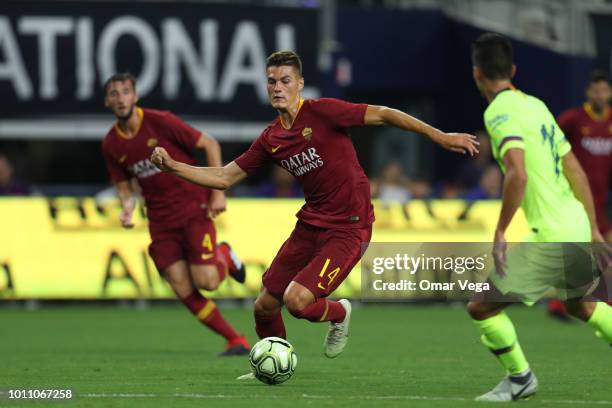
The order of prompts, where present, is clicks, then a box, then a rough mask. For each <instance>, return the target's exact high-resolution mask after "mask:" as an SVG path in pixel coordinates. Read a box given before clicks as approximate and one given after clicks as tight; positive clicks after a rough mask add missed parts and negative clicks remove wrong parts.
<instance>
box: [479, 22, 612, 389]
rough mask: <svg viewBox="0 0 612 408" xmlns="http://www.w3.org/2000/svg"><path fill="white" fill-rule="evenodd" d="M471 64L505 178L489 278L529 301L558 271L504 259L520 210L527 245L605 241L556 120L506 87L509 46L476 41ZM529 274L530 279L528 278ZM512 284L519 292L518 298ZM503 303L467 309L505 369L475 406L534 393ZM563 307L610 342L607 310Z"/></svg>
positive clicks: (611, 320) (611, 317)
mask: <svg viewBox="0 0 612 408" xmlns="http://www.w3.org/2000/svg"><path fill="white" fill-rule="evenodd" d="M472 61H473V65H474V69H473V76H474V80H475V82H476V86H477V87H478V89H479V91H480V92H481V93H482V95H483V96H484V97H485V99H486V100H487V101H488V102H489V106H488V108H487V109H486V111H485V114H484V120H485V125H486V127H487V131H488V132H489V135H490V136H491V145H492V149H493V155H494V157H495V159H496V160H497V161H498V163H499V166H500V167H501V169H502V171H503V172H504V187H503V204H502V209H501V213H500V216H499V220H498V224H497V228H496V231H495V238H494V250H493V255H494V258H495V263H496V272H494V273H493V274H492V276H491V277H490V279H491V281H492V282H493V283H494V284H495V287H496V288H497V290H499V291H500V292H501V293H502V294H505V293H506V292H507V291H510V290H512V293H514V294H518V295H519V296H520V297H521V296H522V297H521V300H525V301H527V302H532V301H533V300H536V299H537V297H538V296H541V295H543V294H544V293H543V291H544V290H546V289H547V288H548V287H549V286H550V285H545V283H546V282H550V281H549V280H547V279H540V280H538V279H537V277H538V276H542V275H543V276H544V278H549V277H550V274H554V273H559V270H555V268H556V266H553V267H552V268H551V267H550V263H546V262H544V265H546V266H545V267H542V264H540V265H539V268H538V265H537V264H536V263H531V262H524V261H525V259H524V258H523V265H521V266H525V267H523V268H520V267H519V268H518V269H517V268H513V265H514V266H516V265H519V264H517V263H516V262H513V261H515V260H513V259H512V253H511V252H510V253H509V254H506V247H507V243H506V239H505V231H506V229H507V227H508V225H509V224H510V221H511V220H512V218H513V216H514V214H515V213H516V211H517V210H518V208H519V206H521V207H522V208H523V210H524V212H525V215H526V218H527V222H528V224H529V227H530V229H531V231H532V235H531V236H530V238H529V241H531V242H536V243H540V242H558V243H562V242H590V241H593V242H603V238H602V236H601V234H600V233H599V231H598V229H597V223H596V220H595V211H594V207H593V199H592V197H591V192H590V190H589V185H588V182H587V179H586V176H585V174H584V172H583V170H582V168H581V167H580V164H579V163H578V161H577V160H576V158H575V156H574V155H573V153H572V152H571V147H570V145H569V143H568V142H567V140H566V139H565V136H564V135H563V132H562V131H561V130H560V129H559V127H558V126H557V124H556V122H555V118H554V117H553V115H552V114H551V113H550V111H549V110H548V108H547V107H546V105H545V104H544V103H543V102H542V101H540V100H539V99H537V98H535V97H533V96H530V95H527V94H524V93H522V92H520V91H519V90H517V89H515V88H514V87H513V86H512V83H511V79H512V77H513V76H514V73H515V70H516V67H515V66H514V64H513V57H512V45H511V44H510V41H509V40H508V39H506V38H505V37H503V36H501V35H499V34H493V33H487V34H483V35H481V36H480V37H479V38H478V40H476V42H475V43H474V44H473V47H472ZM542 245H544V244H542ZM544 246H545V245H544ZM534 247H535V248H536V249H535V252H537V253H535V256H536V257H539V258H537V259H538V260H540V259H542V258H541V257H542V255H544V257H546V255H548V256H549V257H548V258H547V259H545V260H546V261H551V260H552V261H553V262H557V263H558V262H559V259H558V258H559V256H558V255H559V252H556V253H555V254H554V255H557V256H552V257H551V256H550V254H542V253H541V252H539V250H538V248H539V247H538V244H535V245H534ZM531 255H534V254H531ZM589 259H590V258H589ZM525 264H529V265H525ZM561 272H562V271H561ZM534 273H536V279H532V278H533V276H534ZM537 274H541V275H537ZM526 281H528V283H525V282H526ZM517 283H518V284H519V285H518V287H519V289H524V291H523V292H521V291H520V290H519V291H518V292H517V290H516V289H517V286H516V285H517ZM521 284H522V287H521ZM513 285H514V286H513ZM583 294H584V293H583ZM500 300H501V299H500ZM509 304H510V303H504V302H501V301H499V302H497V301H490V300H472V301H471V302H470V303H469V304H468V312H469V313H470V315H471V317H472V318H473V319H474V323H475V325H476V327H477V328H478V329H479V330H480V332H481V334H482V336H481V339H482V342H483V343H484V344H485V346H487V347H488V348H489V349H490V350H491V351H492V352H493V354H495V355H496V356H497V358H498V359H499V361H500V363H501V364H502V366H503V367H504V369H505V370H506V371H507V376H506V377H505V378H504V379H503V380H502V381H501V382H500V383H499V384H498V385H497V386H496V387H495V388H494V389H493V390H491V391H489V392H488V393H486V394H483V395H481V396H480V397H478V398H477V399H478V400H484V401H513V400H518V399H522V398H527V397H529V396H531V395H533V394H535V393H536V391H537V388H538V381H537V379H536V377H535V375H534V374H533V372H532V371H531V369H530V368H529V364H528V363H527V360H526V358H525V355H524V354H523V351H522V350H521V347H520V345H519V343H518V340H517V336H516V332H515V330H514V326H513V324H512V322H511V320H510V319H509V317H508V316H507V315H506V314H505V313H504V311H503V310H504V308H505V307H506V306H508V305H509ZM565 304H566V307H567V309H568V311H569V313H570V314H571V315H573V316H574V317H577V318H578V319H580V320H583V321H585V322H587V323H588V324H589V325H591V326H593V327H594V328H595V329H596V330H597V332H598V334H599V335H600V336H601V337H602V338H603V339H604V340H606V341H607V342H609V343H611V344H612V308H611V307H610V306H608V305H606V304H605V303H603V302H597V303H595V302H583V301H581V300H579V297H578V298H576V297H574V298H572V296H571V295H570V296H568V300H566V301H565Z"/></svg>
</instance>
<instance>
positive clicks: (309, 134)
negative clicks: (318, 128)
mask: <svg viewBox="0 0 612 408" xmlns="http://www.w3.org/2000/svg"><path fill="white" fill-rule="evenodd" d="M302 136H303V137H304V139H306V141H307V142H310V139H312V129H311V128H304V130H302Z"/></svg>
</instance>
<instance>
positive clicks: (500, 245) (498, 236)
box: [493, 230, 508, 278]
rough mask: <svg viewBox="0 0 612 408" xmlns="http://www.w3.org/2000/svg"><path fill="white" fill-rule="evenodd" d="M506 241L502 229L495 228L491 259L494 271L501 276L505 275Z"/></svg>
mask: <svg viewBox="0 0 612 408" xmlns="http://www.w3.org/2000/svg"><path fill="white" fill-rule="evenodd" d="M507 249H508V242H506V236H505V234H504V232H503V231H500V230H495V237H494V238H493V261H494V262H495V272H497V274H498V275H499V276H501V277H502V278H503V277H504V276H506V261H507V258H506V250H507Z"/></svg>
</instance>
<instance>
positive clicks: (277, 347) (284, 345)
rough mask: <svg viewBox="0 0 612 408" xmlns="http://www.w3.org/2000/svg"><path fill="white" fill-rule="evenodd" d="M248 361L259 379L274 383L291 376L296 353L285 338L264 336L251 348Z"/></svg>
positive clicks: (295, 364)
mask: <svg viewBox="0 0 612 408" xmlns="http://www.w3.org/2000/svg"><path fill="white" fill-rule="evenodd" d="M249 363H250V364H251V371H253V374H254V375H255V377H256V378H257V379H258V380H259V381H261V382H264V383H266V384H269V385H276V384H280V383H284V382H285V381H287V380H288V379H290V378H291V376H292V375H293V373H294V372H295V367H296V366H297V355H296V354H295V350H294V349H293V346H292V345H291V343H289V342H288V341H287V340H285V339H281V338H280V337H266V338H265V339H261V340H260V341H258V342H257V344H255V345H254V346H253V348H252V349H251V353H250V354H249Z"/></svg>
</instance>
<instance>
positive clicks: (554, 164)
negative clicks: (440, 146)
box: [484, 89, 591, 242]
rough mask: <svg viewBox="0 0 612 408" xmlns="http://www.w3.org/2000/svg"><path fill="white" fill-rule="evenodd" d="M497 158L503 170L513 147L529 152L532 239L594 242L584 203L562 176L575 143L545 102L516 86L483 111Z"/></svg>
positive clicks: (527, 199)
mask: <svg viewBox="0 0 612 408" xmlns="http://www.w3.org/2000/svg"><path fill="white" fill-rule="evenodd" d="M484 121H485V126H486V128H487V132H488V133H489V135H490V137H491V148H492V150H493V157H494V158H495V160H497V162H498V164H499V166H500V168H501V170H502V172H504V173H505V172H506V170H505V168H504V162H503V157H504V155H505V154H506V152H507V151H508V150H510V149H522V150H524V152H525V168H526V171H527V186H526V189H525V196H524V197H523V201H522V203H521V207H522V208H523V211H524V212H525V216H526V218H527V222H528V224H529V227H530V229H531V230H532V232H533V233H534V234H533V236H532V238H531V239H532V240H535V241H540V242H563V241H566V242H571V241H574V242H582V241H590V239H591V231H590V226H589V221H588V217H587V214H586V211H585V209H584V207H583V206H582V203H581V202H580V201H578V200H577V199H576V197H575V196H574V193H573V191H572V189H571V187H570V185H569V182H568V181H567V178H566V177H565V175H564V174H563V160H562V158H563V156H565V155H566V154H567V153H568V152H569V151H570V150H571V147H570V144H569V142H568V141H567V139H566V138H565V135H564V134H563V132H562V131H561V129H560V128H559V126H558V125H557V122H556V121H555V118H554V116H553V115H552V114H551V113H550V111H549V110H548V108H547V107H546V105H545V104H544V102H542V101H541V100H539V99H538V98H536V97H533V96H531V95H527V94H524V93H523V92H521V91H518V90H516V89H507V90H504V91H502V92H500V93H499V94H498V95H497V96H496V97H495V98H494V99H493V101H492V102H491V103H490V104H489V107H488V108H487V109H486V110H485V113H484Z"/></svg>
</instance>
